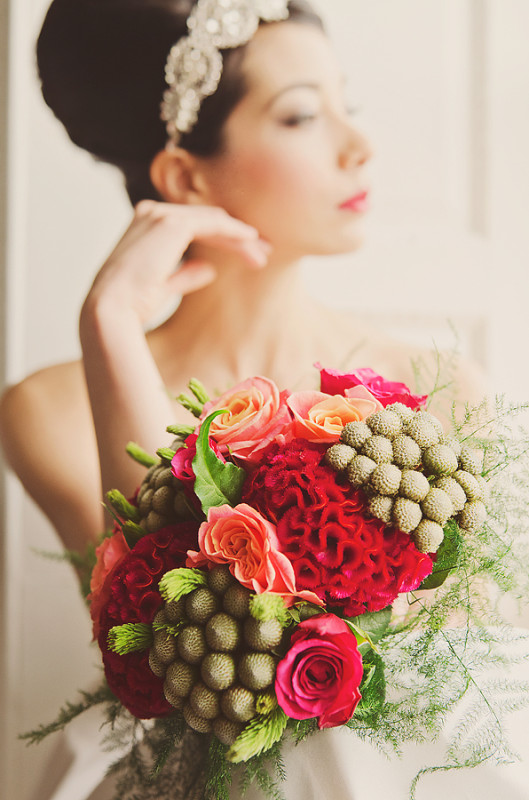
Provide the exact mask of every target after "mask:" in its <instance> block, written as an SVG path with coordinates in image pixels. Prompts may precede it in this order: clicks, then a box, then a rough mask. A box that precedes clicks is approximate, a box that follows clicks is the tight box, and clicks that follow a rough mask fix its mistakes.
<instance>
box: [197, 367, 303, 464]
mask: <svg viewBox="0 0 529 800" xmlns="http://www.w3.org/2000/svg"><path fill="white" fill-rule="evenodd" d="M287 396H288V393H287V392H282V393H280V392H279V389H278V388H277V386H276V384H275V383H274V382H273V381H271V380H268V378H261V377H259V376H257V377H255V378H248V380H245V381H243V382H242V383H240V384H238V386H235V387H234V388H233V389H230V390H229V391H228V392H225V393H224V394H223V395H222V396H221V397H219V398H218V400H215V401H213V402H210V403H206V405H205V406H204V411H203V412H202V415H201V420H203V419H205V418H206V417H207V416H208V415H209V414H211V412H212V411H218V410H220V409H223V408H225V409H226V413H225V414H220V415H219V416H218V417H216V418H215V419H214V420H213V422H212V423H211V428H210V431H209V435H210V436H211V438H212V439H214V440H215V441H216V442H217V443H218V444H219V445H220V448H221V450H222V451H223V452H226V451H227V450H228V449H229V452H230V454H231V455H232V456H235V457H236V458H240V459H243V460H246V461H250V462H251V461H255V460H257V458H258V453H259V452H260V451H261V450H263V449H264V448H265V447H266V446H267V445H268V444H270V442H273V441H275V440H276V439H277V438H278V437H280V436H281V434H282V432H283V431H284V429H285V428H286V427H287V426H288V424H289V423H290V421H291V416H290V412H289V409H288V406H287V405H286V402H285V401H286V398H287Z"/></svg>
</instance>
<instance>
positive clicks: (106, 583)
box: [88, 526, 130, 639]
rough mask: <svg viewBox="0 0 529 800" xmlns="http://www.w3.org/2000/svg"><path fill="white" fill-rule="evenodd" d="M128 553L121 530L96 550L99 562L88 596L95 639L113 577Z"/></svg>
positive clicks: (94, 571) (105, 540) (97, 562)
mask: <svg viewBox="0 0 529 800" xmlns="http://www.w3.org/2000/svg"><path fill="white" fill-rule="evenodd" d="M116 528H117V526H116ZM127 553H130V547H129V546H128V544H127V542H126V541H125V537H124V536H123V533H122V532H121V531H120V530H119V529H117V530H116V532H115V533H114V534H113V535H112V536H109V537H108V538H106V539H103V541H102V542H101V544H100V545H99V547H97V548H96V559H97V561H96V565H95V567H94V569H93V570H92V576H91V578H90V594H89V595H88V602H89V603H90V616H91V617H92V623H93V624H92V629H93V634H94V639H97V637H98V636H99V618H100V616H101V611H102V609H103V608H104V607H105V605H106V603H107V601H108V599H109V597H110V583H111V576H112V575H113V574H114V570H115V569H116V567H117V566H118V564H119V563H120V562H121V561H122V559H123V558H124V557H125V556H126V555H127Z"/></svg>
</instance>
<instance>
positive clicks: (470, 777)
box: [34, 665, 529, 800]
mask: <svg viewBox="0 0 529 800" xmlns="http://www.w3.org/2000/svg"><path fill="white" fill-rule="evenodd" d="M521 669H523V671H524V673H523V674H522V672H521V671H520V672H519V673H518V675H517V676H516V677H523V675H525V676H526V677H527V671H528V667H527V665H525V666H524V667H523V668H521ZM99 724H100V718H99V713H98V712H97V710H92V711H90V712H88V713H86V714H85V715H83V716H82V717H81V718H79V719H78V720H76V721H75V722H74V723H73V724H72V725H71V726H70V729H69V730H68V733H67V734H66V736H65V737H63V739H62V741H61V742H60V745H58V746H60V747H61V748H65V747H66V748H67V753H68V758H69V766H68V767H67V769H66V770H65V771H64V773H63V774H62V776H59V782H58V783H57V782H56V781H54V784H55V789H54V791H53V792H52V794H51V795H50V794H45V795H44V794H43V793H42V791H40V792H39V793H38V794H37V796H36V797H35V798H34V800H113V798H114V784H113V781H112V780H111V779H108V778H107V779H104V778H102V776H104V774H105V772H106V770H107V768H108V766H109V765H110V764H111V763H112V762H113V761H114V760H115V758H116V755H115V753H113V754H109V753H104V752H102V751H101V749H100V748H99V735H100V732H99ZM510 738H511V742H512V744H513V747H514V749H515V750H516V751H517V753H518V755H519V757H520V758H519V760H518V761H516V762H514V763H512V764H507V765H500V766H498V765H496V764H493V763H485V764H482V765H481V766H479V767H477V768H475V769H471V770H468V769H462V770H450V771H448V772H445V771H438V772H435V773H433V774H427V775H425V776H424V777H423V778H422V779H421V780H420V782H419V784H418V786H417V790H416V800H529V708H526V709H524V710H522V711H519V712H516V713H514V714H512V715H511V717H510ZM445 748H446V740H445V739H444V738H443V737H441V738H440V739H439V740H437V741H436V742H435V743H433V744H428V745H414V744H408V745H406V746H405V747H404V748H403V754H402V758H398V757H396V756H395V757H393V758H390V759H388V758H387V757H386V756H385V755H383V754H381V753H380V752H379V751H377V750H376V749H375V748H374V747H373V746H371V745H370V744H368V743H366V742H362V741H360V740H359V739H358V737H357V736H356V735H355V734H354V733H353V732H352V731H349V730H347V729H343V728H342V729H330V730H326V731H322V732H319V733H317V734H315V735H313V736H311V737H309V738H308V739H307V740H306V741H304V742H302V743H301V744H299V745H297V746H294V745H291V744H289V745H287V746H286V747H285V749H284V756H285V765H286V768H287V775H288V777H287V780H286V782H285V783H284V784H282V788H283V792H284V795H285V797H286V798H287V800H409V797H410V786H411V783H412V780H413V778H414V776H415V775H416V774H417V773H418V772H419V770H420V769H421V768H423V767H428V766H434V765H439V764H443V762H444V753H445ZM54 762H55V763H58V762H61V763H62V764H64V752H63V753H62V757H61V758H60V759H59V758H56V759H54ZM47 777H48V778H49V773H48V776H47ZM244 797H245V800H263V795H262V794H261V792H260V791H259V790H257V789H256V788H253V787H252V788H251V789H250V790H249V791H248V792H247V793H246V794H245V796H244ZM240 798H241V795H240V792H239V791H238V789H237V785H236V783H235V784H234V786H233V788H232V791H231V793H230V800H240ZM160 800H171V798H170V797H166V796H164V797H162V796H160Z"/></svg>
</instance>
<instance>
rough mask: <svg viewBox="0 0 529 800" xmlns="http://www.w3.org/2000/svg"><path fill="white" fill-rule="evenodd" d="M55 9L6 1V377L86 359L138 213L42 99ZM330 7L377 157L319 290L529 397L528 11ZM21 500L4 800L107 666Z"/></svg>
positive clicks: (432, 5) (396, 1) (14, 506)
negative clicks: (38, 65)
mask: <svg viewBox="0 0 529 800" xmlns="http://www.w3.org/2000/svg"><path fill="white" fill-rule="evenodd" d="M46 5H47V0H0V8H1V10H2V12H3V16H0V19H3V18H4V17H5V12H6V11H7V10H9V12H10V19H11V28H10V31H9V37H10V43H11V51H10V71H9V72H8V74H7V76H4V75H0V84H1V87H0V103H1V104H2V108H1V111H2V113H3V112H7V101H6V98H5V90H6V89H7V88H8V87H9V89H10V100H9V110H10V128H9V131H10V141H9V163H10V172H9V175H8V178H9V182H8V201H9V202H8V204H7V209H8V213H7V217H6V219H5V222H6V225H7V228H8V232H9V239H8V246H7V248H6V251H5V252H6V253H7V257H6V262H7V263H6V280H7V294H6V297H5V298H4V301H3V302H4V304H5V310H6V311H7V315H6V319H7V322H6V324H5V326H6V330H5V331H4V333H5V334H6V335H7V337H8V338H7V344H6V347H5V349H4V352H3V360H2V361H1V362H0V363H1V364H2V365H4V366H5V371H6V373H7V379H8V380H16V379H19V378H20V377H21V376H22V375H24V374H25V373H27V372H28V371H31V370H34V369H36V368H38V367H40V366H43V365H44V364H47V363H51V362H53V361H57V360H62V359H65V358H71V357H75V355H76V354H77V352H78V347H77V313H78V308H79V305H80V302H81V300H82V297H83V295H84V293H85V291H86V288H87V286H88V285H89V282H90V280H91V278H92V275H93V273H94V270H95V268H96V267H97V264H98V263H100V261H101V259H102V258H103V257H104V254H105V253H106V252H107V251H108V249H109V248H110V246H111V245H112V242H113V241H114V240H115V239H116V238H117V236H118V235H119V233H120V231H121V230H122V228H123V226H124V224H125V222H126V220H127V218H128V216H129V214H130V211H129V209H128V207H127V204H126V201H125V199H124V197H123V193H122V189H121V186H120V181H119V178H118V177H117V176H116V175H114V173H113V172H112V170H110V169H108V168H105V167H103V166H101V165H98V166H96V165H94V163H93V162H92V160H91V159H90V158H88V157H87V156H86V155H85V154H83V153H80V152H79V151H77V150H75V149H74V148H73V147H71V145H70V144H69V143H68V141H67V137H66V136H65V135H64V133H63V132H62V131H61V129H60V126H59V125H58V123H57V122H56V121H55V120H54V119H53V118H52V116H51V114H50V113H49V111H48V110H47V109H45V107H44V106H43V104H42V101H41V100H40V98H39V93H38V86H37V82H36V80H35V76H34V74H33V72H32V61H33V56H32V46H33V39H34V37H35V35H36V32H37V31H38V28H39V25H40V20H41V18H42V15H43V13H44V10H45V7H46ZM319 5H320V7H322V9H323V11H324V12H325V16H326V17H327V18H328V28H329V31H330V33H331V35H332V37H333V38H334V40H335V41H336V47H337V52H338V54H339V57H340V60H341V62H342V64H343V65H344V69H345V71H346V73H347V75H348V80H349V89H348V96H349V99H350V101H351V103H352V105H354V106H360V109H361V110H360V112H359V114H358V118H357V123H358V125H359V126H360V127H362V128H363V129H364V130H365V132H366V133H367V134H368V135H369V137H370V138H371V140H372V142H373V145H374V149H375V151H376V157H375V158H374V159H373V161H372V165H371V169H370V172H371V176H372V183H373V213H372V220H371V223H370V233H369V239H368V242H367V244H366V247H365V248H364V250H363V251H362V252H359V253H358V254H355V255H354V257H348V258H342V259H337V260H336V262H335V264H334V265H333V266H332V275H333V276H334V278H333V280H325V281H324V280H322V279H321V275H322V272H321V271H322V267H321V264H320V263H316V262H314V263H311V264H309V266H308V279H309V282H310V283H311V285H312V286H313V287H314V289H315V291H317V292H318V294H319V295H320V296H324V297H325V294H326V293H327V297H326V299H327V300H328V301H329V302H331V303H336V304H339V305H342V306H343V305H346V306H348V307H350V308H352V309H353V310H355V311H356V312H358V313H362V314H368V315H370V316H371V317H372V318H374V319H375V321H376V322H377V324H380V325H384V326H385V327H387V328H388V330H390V331H391V332H393V333H395V334H396V335H399V336H401V337H402V338H403V339H404V340H405V341H409V342H410V343H413V344H417V343H418V344H423V345H426V346H429V345H430V343H431V340H432V336H434V337H435V338H436V340H437V342H438V343H439V344H440V345H441V346H444V345H445V344H449V343H450V333H449V328H448V327H447V325H446V324H445V320H446V319H447V318H451V319H453V321H454V323H455V324H456V326H457V328H458V329H459V330H460V332H461V340H462V346H463V349H464V351H465V353H466V354H467V355H470V356H473V357H474V358H476V359H477V360H479V361H480V362H481V363H482V364H483V365H484V366H485V367H486V368H487V369H488V371H489V374H490V377H491V381H492V384H493V385H494V386H495V387H496V388H497V389H505V390H506V391H508V392H509V393H510V394H511V395H512V396H513V397H518V398H522V397H529V380H528V378H527V370H526V369H525V368H524V361H525V359H524V358H523V354H524V353H525V347H523V345H525V344H526V343H527V341H528V339H529V326H528V323H527V304H528V300H529V286H528V277H527V274H528V252H529V233H528V229H529V226H528V225H527V221H526V219H527V215H528V211H529V159H528V154H527V142H528V141H529V48H528V47H527V33H528V32H529V3H528V2H527V0H442V2H440V0H320V3H319ZM2 90H4V91H3V93H2ZM0 145H1V142H0ZM2 152H3V151H2V147H1V146H0V158H2ZM4 160H5V159H4ZM1 170H5V164H4V163H1V164H0V171H1ZM0 212H1V208H0ZM44 298H52V301H51V302H49V301H46V302H44ZM7 488H8V489H9V492H7V494H8V498H7V504H6V510H5V512H4V515H5V516H4V522H5V526H6V532H5V533H6V535H5V547H4V571H5V575H4V578H3V586H4V587H7V588H6V589H5V590H4V596H3V605H2V611H3V613H4V616H5V619H4V624H3V625H2V631H3V632H4V637H5V638H4V643H3V652H4V653H7V657H6V658H5V663H4V668H3V679H4V691H5V694H4V697H3V700H2V702H3V708H5V709H6V713H5V715H4V716H3V719H2V725H3V735H4V743H3V744H4V747H3V748H2V749H3V753H4V759H5V760H4V764H3V765H2V767H1V768H0V774H2V775H4V776H6V777H5V778H4V780H5V783H4V788H5V790H6V792H7V794H6V797H9V798H11V797H13V798H15V797H16V798H17V800H30V797H31V792H32V790H33V788H34V787H35V786H36V785H37V782H38V779H39V777H38V775H39V769H40V768H41V767H42V765H43V763H44V760H45V758H46V757H47V755H48V754H49V752H51V750H52V749H53V744H49V745H48V746H47V747H46V748H44V749H41V750H38V749H37V750H35V749H32V750H29V751H28V750H26V749H25V747H24V746H23V745H21V744H20V743H18V742H17V741H16V740H15V739H14V734H15V733H16V732H17V731H18V730H24V729H27V728H28V727H32V726H35V725H36V724H37V723H39V722H41V721H44V720H47V719H49V718H50V717H51V716H52V715H53V714H54V713H55V711H56V708H57V706H58V703H59V701H60V700H62V699H63V698H64V697H65V695H67V696H69V697H71V696H72V694H73V690H74V688H75V687H76V686H83V685H85V683H86V680H87V677H88V676H89V675H90V674H92V669H91V667H92V664H91V662H92V661H95V658H96V656H95V654H94V656H93V657H90V656H88V657H87V653H88V652H89V651H88V645H87V639H88V636H89V626H88V622H87V618H86V615H85V614H84V612H83V610H82V607H81V603H80V600H79V599H78V596H77V590H76V587H75V583H74V580H73V578H72V577H71V576H70V575H69V574H68V572H67V567H62V566H60V565H58V564H55V563H53V562H49V561H42V560H40V559H39V558H37V557H36V556H35V555H34V554H33V553H32V552H31V550H30V548H32V547H38V548H43V549H57V547H58V545H57V540H56V538H55V536H54V534H53V533H52V531H51V530H50V528H49V526H48V525H47V523H46V522H45V521H44V520H43V519H42V516H41V515H40V514H39V513H38V512H37V510H36V509H35V508H34V507H33V506H32V505H31V503H30V502H29V501H27V500H25V499H22V497H21V493H20V492H18V491H15V490H13V481H9V483H8V484H7ZM59 625H60V628H61V629H60V630H59Z"/></svg>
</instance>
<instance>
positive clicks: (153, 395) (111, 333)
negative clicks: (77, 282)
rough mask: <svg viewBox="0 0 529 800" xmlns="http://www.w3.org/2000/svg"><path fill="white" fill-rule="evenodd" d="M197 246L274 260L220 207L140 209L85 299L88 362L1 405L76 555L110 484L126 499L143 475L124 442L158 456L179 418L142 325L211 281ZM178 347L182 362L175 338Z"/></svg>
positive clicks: (11, 452) (11, 439)
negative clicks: (194, 255)
mask: <svg viewBox="0 0 529 800" xmlns="http://www.w3.org/2000/svg"><path fill="white" fill-rule="evenodd" d="M195 240H196V241H199V240H203V241H204V242H207V243H208V244H210V245H211V244H214V245H215V246H218V247H219V248H223V249H226V250H231V251H232V252H236V253H239V254H240V255H242V256H243V258H244V259H245V260H246V262H247V263H248V265H249V266H252V265H253V266H260V265H262V264H263V263H264V262H265V260H266V255H265V249H264V247H263V244H262V242H260V240H259V238H258V234H257V232H256V231H255V229H253V228H251V227H249V226H247V225H245V224H244V223H242V222H240V221H238V220H235V219H233V218H232V217H230V216H229V215H228V214H226V212H224V211H222V210H221V209H217V208H210V207H200V206H177V205H173V204H165V203H155V202H151V201H145V202H143V203H140V204H139V206H138V207H137V209H136V212H135V215H134V218H133V220H132V223H131V225H130V226H129V228H128V229H127V231H126V232H125V234H124V236H123V238H122V239H121V241H120V242H119V243H118V245H117V247H116V248H115V250H114V251H113V253H112V254H111V255H110V257H109V258H108V259H107V261H106V262H105V264H104V265H103V267H102V268H101V270H100V272H99V273H98V275H97V277H96V279H95V281H94V284H93V286H92V289H91V290H90V292H89V294H88V296H87V298H86V300H85V302H84V304H83V308H82V311H81V316H80V336H81V344H82V349H83V365H80V364H67V365H60V366H57V367H51V368H49V369H47V370H42V371H41V372H39V373H36V374H35V375H33V376H30V377H29V378H26V379H25V380H24V381H22V382H21V383H20V384H18V385H17V386H14V387H12V388H10V389H9V390H8V391H7V392H6V393H5V394H4V397H3V398H2V402H1V404H0V432H1V437H2V444H3V447H4V451H5V453H6V457H7V459H8V461H9V463H10V464H11V466H12V467H13V469H14V470H15V472H16V473H17V474H18V476H19V478H20V479H21V481H22V483H23V484H24V486H25V488H26V489H27V491H28V493H29V494H30V495H31V497H32V498H33V499H34V500H35V501H36V502H37V504H38V505H39V506H40V507H41V508H42V510H43V511H44V512H45V513H46V514H47V516H48V517H49V519H50V520H51V522H52V523H53V525H54V526H55V528H56V529H57V531H58V533H59V535H60V536H61V539H62V540H63V542H64V544H65V545H66V547H68V548H70V549H76V550H83V549H84V547H85V545H86V543H87V542H88V541H90V540H93V539H94V538H96V537H97V535H98V534H99V533H100V532H101V530H102V527H103V511H102V490H101V486H102V488H103V490H104V491H107V490H108V489H110V488H113V487H116V488H119V489H120V490H121V491H123V492H124V493H126V494H127V493H132V492H133V491H134V489H135V488H136V486H137V485H138V483H139V481H140V480H141V479H142V478H143V476H144V470H143V469H142V468H141V467H139V466H138V465H136V464H135V463H134V462H133V461H132V459H130V458H129V457H128V456H127V455H126V453H125V446H126V444H127V442H129V441H130V440H133V441H137V442H138V443H139V444H140V445H141V446H142V447H144V448H145V449H146V450H147V451H149V452H154V451H155V450H156V448H157V447H160V446H161V445H162V444H163V435H164V431H165V427H166V426H167V424H168V423H170V422H173V421H174V419H173V411H172V407H171V402H170V400H169V396H168V394H167V392H166V389H165V387H164V385H163V381H162V379H161V377H160V373H159V371H158V368H157V366H156V364H155V361H154V359H153V357H152V354H151V351H150V349H149V346H148V344H147V341H146V338H145V334H144V325H145V323H146V322H147V321H148V320H149V319H151V318H152V317H153V316H154V315H155V314H156V313H157V311H158V310H159V309H160V308H161V307H164V306H166V304H167V302H168V299H169V298H170V296H171V295H182V294H187V293H188V292H191V291H194V290H196V289H198V288H200V287H201V286H204V285H206V284H207V283H209V282H210V281H212V280H214V278H215V270H214V268H213V266H212V265H210V264H205V263H204V262H199V261H197V260H193V259H187V260H186V261H185V263H184V264H183V266H182V267H180V268H178V269H177V267H178V264H179V262H180V261H181V260H182V258H183V255H184V253H186V251H187V250H188V248H189V245H190V244H191V243H192V242H193V241H195ZM174 351H175V358H178V342H175V344H174ZM83 368H84V369H83ZM83 372H84V374H83Z"/></svg>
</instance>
